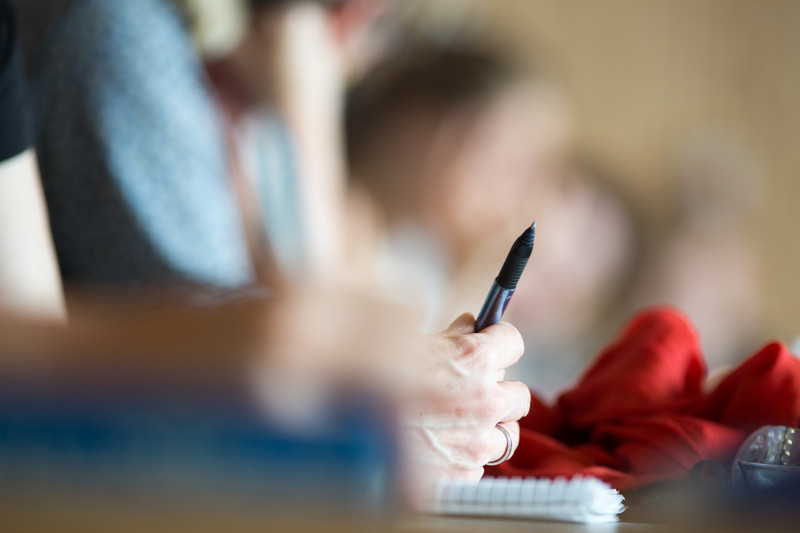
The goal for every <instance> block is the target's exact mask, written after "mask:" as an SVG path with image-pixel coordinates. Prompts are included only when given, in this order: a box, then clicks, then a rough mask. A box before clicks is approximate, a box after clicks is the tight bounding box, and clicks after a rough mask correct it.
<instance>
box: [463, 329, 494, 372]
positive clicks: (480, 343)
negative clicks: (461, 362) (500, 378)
mask: <svg viewBox="0 0 800 533" xmlns="http://www.w3.org/2000/svg"><path fill="white" fill-rule="evenodd" d="M456 343H457V349H458V351H459V353H460V354H461V356H462V357H464V358H465V359H467V360H469V361H470V366H471V367H473V368H474V369H475V370H477V371H480V372H487V371H489V370H490V369H491V368H492V361H493V360H494V358H493V356H492V355H493V354H492V350H491V347H490V346H489V344H488V343H487V342H486V341H485V340H484V339H483V338H481V337H479V336H478V335H462V336H461V337H459V338H458V339H457V340H456Z"/></svg>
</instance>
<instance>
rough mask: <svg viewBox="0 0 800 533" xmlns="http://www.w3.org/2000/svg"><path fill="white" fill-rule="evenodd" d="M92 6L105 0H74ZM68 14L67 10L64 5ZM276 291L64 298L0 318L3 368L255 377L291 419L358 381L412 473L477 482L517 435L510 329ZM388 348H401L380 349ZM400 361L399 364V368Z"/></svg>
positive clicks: (99, 379) (517, 393) (169, 380)
mask: <svg viewBox="0 0 800 533" xmlns="http://www.w3.org/2000/svg"><path fill="white" fill-rule="evenodd" d="M97 5H106V6H107V5H108V4H103V3H100V4H97V3H86V4H84V6H97ZM115 5H121V4H115ZM137 5H143V4H137ZM86 9H88V7H87V8H86ZM80 13H82V11H81V10H80V9H78V8H76V9H75V11H71V12H70V15H71V16H78V15H79V14H80ZM116 29H119V28H116ZM101 51H102V50H101ZM84 81H85V80H84ZM116 81H117V82H119V81H120V80H116ZM101 85H102V84H101ZM179 118H180V117H179ZM84 134H87V133H86V132H84ZM87 135H88V134H87ZM99 140H100V141H101V142H106V141H108V139H106V138H101V139H99ZM117 141H118V140H115V142H117ZM162 157H166V156H162ZM43 159H46V156H43ZM128 162H129V163H132V161H128ZM87 165H88V164H87ZM68 168H69V169H72V167H68ZM86 168H87V169H88V170H87V172H92V170H91V166H90V165H88V166H87V167H86ZM186 178H187V179H191V178H192V176H191V175H189V176H186ZM90 192H91V191H90ZM124 244H127V243H124ZM274 290H275V293H276V295H275V296H274V297H272V298H268V299H263V298H261V299H259V298H255V299H254V298H250V299H248V300H247V301H246V303H245V304H240V303H236V302H234V303H232V304H229V305H212V306H209V307H206V308H204V307H202V306H198V305H188V306H187V305H186V304H185V303H180V302H179V303H178V304H175V303H174V302H170V300H169V296H167V297H165V301H157V300H156V301H154V300H152V299H149V298H146V299H144V300H134V301H133V302H132V303H131V302H128V305H124V306H122V307H123V309H115V310H113V311H111V310H109V309H108V308H107V305H108V296H107V295H106V296H102V295H101V296H100V297H99V298H98V300H97V301H98V302H99V307H96V305H98V304H95V306H92V305H89V306H87V307H81V306H79V307H78V308H77V309H75V310H74V312H73V313H71V325H70V326H69V327H68V328H67V327H64V326H53V325H49V324H43V323H41V322H38V321H35V320H29V319H26V318H23V317H19V316H15V315H9V316H4V317H2V320H0V353H2V354H3V356H4V357H2V361H0V363H2V366H3V373H2V377H3V379H4V380H5V381H6V382H7V383H8V384H14V383H22V384H23V387H25V388H26V389H27V388H29V384H31V383H34V384H40V385H44V386H46V385H47V384H48V383H54V382H59V381H61V380H67V381H72V382H76V383H78V384H82V385H81V386H85V387H100V388H101V389H103V388H106V387H110V388H111V389H112V390H113V389H115V388H116V387H117V386H123V385H125V384H127V385H126V386H128V387H131V386H132V390H134V391H135V390H139V389H141V388H142V387H143V386H159V385H161V386H166V387H167V388H168V389H170V388H173V387H177V390H183V389H189V390H195V389H199V390H206V391H217V392H219V391H220V390H222V391H226V390H227V391H231V390H233V391H235V390H239V389H241V388H242V387H243V386H246V385H247V383H251V384H252V382H255V385H253V386H254V387H255V389H256V390H255V392H254V394H256V395H259V396H261V395H263V397H264V398H265V399H266V401H267V402H268V403H270V404H271V405H273V406H276V408H277V410H278V411H279V412H283V413H284V414H287V411H288V415H289V416H291V415H292V413H293V412H294V411H292V409H290V407H293V406H295V405H296V401H295V400H297V399H298V398H297V395H298V393H300V394H299V395H300V397H302V393H303V392H305V391H311V392H312V395H313V391H314V390H317V388H316V387H314V386H309V385H313V384H317V385H319V386H325V384H337V383H342V382H345V383H350V382H357V383H360V384H363V385H364V386H367V387H368V388H374V389H375V390H379V391H381V392H382V393H383V394H389V393H390V391H395V392H393V393H392V394H390V396H391V397H393V398H395V399H396V400H397V401H398V403H399V406H400V410H401V417H400V421H401V430H402V435H403V438H402V439H401V443H402V444H404V445H405V446H404V448H405V449H406V450H407V451H408V457H409V462H410V463H411V465H412V467H417V468H416V470H417V472H418V473H419V479H424V480H429V481H433V480H435V479H438V478H440V477H464V478H468V479H477V478H479V477H480V475H481V473H482V467H483V465H484V464H485V463H487V462H489V461H491V460H492V459H493V458H498V457H501V456H503V455H504V454H505V453H506V451H512V450H507V441H506V438H505V437H504V434H503V433H501V432H500V431H498V430H497V429H496V427H495V426H496V425H497V424H502V425H503V426H504V427H506V428H507V430H508V431H509V432H510V434H511V435H512V438H514V439H515V440H514V442H518V439H516V436H517V435H518V433H519V428H518V424H517V422H516V420H518V419H519V418H521V417H522V416H524V415H525V414H526V413H527V410H528V404H529V401H530V396H529V393H528V390H527V388H526V387H525V386H524V385H522V384H521V383H515V382H510V381H505V380H504V379H503V375H504V370H505V368H507V367H508V366H509V365H511V364H513V363H514V362H515V361H516V360H517V359H518V358H519V357H520V356H521V354H522V342H521V339H520V337H519V333H518V332H517V331H516V330H515V329H514V328H513V327H512V326H510V325H508V324H498V325H496V326H493V327H491V328H487V329H486V330H485V331H483V332H481V333H473V329H474V319H472V318H471V317H470V316H469V315H462V316H461V317H460V318H459V319H457V320H456V321H455V322H454V323H453V324H452V325H451V326H450V328H448V329H447V330H445V331H444V332H442V333H440V334H436V335H429V336H424V337H420V336H414V335H413V334H412V333H411V331H412V329H411V328H406V327H404V326H403V320H402V319H398V315H397V314H396V313H392V312H390V310H388V309H386V306H385V304H380V303H376V302H374V299H373V300H369V299H367V300H365V299H364V298H363V297H359V296H358V295H354V294H352V293H351V292H341V291H336V290H331V289H325V288H322V287H318V286H313V285H311V284H309V286H308V287H306V289H305V290H304V291H298V290H293V289H287V288H285V287H283V286H276V287H275V288H274ZM145 295H146V293H145ZM140 297H142V295H140ZM165 302H166V303H165ZM370 302H372V303H370ZM365 331H366V332H369V333H371V335H365ZM408 338H412V340H411V341H406V339H408ZM398 339H400V340H398ZM373 341H374V342H373ZM396 350H397V351H399V352H402V357H401V356H396V357H392V353H395V351H396ZM409 353H412V354H414V355H415V357H409ZM222 354H227V356H226V357H222V356H221V355H222ZM376 354H380V357H376ZM243 357H244V358H243ZM399 361H405V362H406V363H404V364H407V363H410V371H409V372H408V373H407V375H408V376H409V377H408V378H407V379H402V378H403V375H404V370H403V369H404V368H406V366H404V364H400V363H399ZM287 383H288V384H290V386H288V387H287V386H286V384H287ZM243 384H244V385H243ZM279 384H280V385H279ZM245 388H247V387H245ZM6 390H8V388H7V389H6ZM34 390H35V389H34ZM289 393H291V394H289Z"/></svg>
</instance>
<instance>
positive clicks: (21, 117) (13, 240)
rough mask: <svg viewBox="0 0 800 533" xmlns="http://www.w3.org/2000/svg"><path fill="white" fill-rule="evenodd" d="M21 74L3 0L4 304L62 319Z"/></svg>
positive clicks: (0, 267) (0, 217) (0, 281)
mask: <svg viewBox="0 0 800 533" xmlns="http://www.w3.org/2000/svg"><path fill="white" fill-rule="evenodd" d="M20 73H21V66H20V58H19V47H18V46H17V44H16V27H15V24H14V20H13V15H12V13H11V11H10V9H9V7H8V6H7V5H6V3H5V2H0V124H2V128H0V308H3V309H6V310H7V311H14V312H17V313H25V314H31V315H34V316H43V317H49V318H60V317H63V314H64V302H63V296H62V291H61V280H60V278H59V275H58V267H57V265H56V259H55V253H54V251H53V243H52V239H51V237H50V232H49V228H48V219H47V211H46V209H45V206H44V201H43V195H42V190H41V183H40V181H39V175H38V172H37V168H36V156H35V154H34V151H33V150H32V149H31V144H32V132H31V127H30V124H29V120H30V117H29V116H28V113H27V111H28V110H27V107H26V105H25V99H26V93H25V91H24V88H23V86H22V81H21V79H20Z"/></svg>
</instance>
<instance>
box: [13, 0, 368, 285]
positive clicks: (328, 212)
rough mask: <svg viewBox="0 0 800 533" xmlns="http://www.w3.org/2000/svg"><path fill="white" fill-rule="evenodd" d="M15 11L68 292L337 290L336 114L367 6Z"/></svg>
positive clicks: (101, 5)
mask: <svg viewBox="0 0 800 533" xmlns="http://www.w3.org/2000/svg"><path fill="white" fill-rule="evenodd" d="M209 6H211V7H209ZM18 8H19V11H20V14H21V20H22V22H23V24H22V30H23V31H22V33H23V37H24V39H23V45H24V46H23V49H24V51H25V55H26V66H27V70H28V74H29V78H30V82H31V89H32V92H33V94H34V102H35V104H36V105H35V110H36V117H37V128H36V131H37V145H38V147H39V157H40V163H41V172H42V177H43V182H44V189H45V194H46V196H47V198H48V202H49V210H50V216H51V219H52V227H53V233H54V239H55V246H56V251H57V253H58V256H59V260H60V266H61V270H62V274H63V277H64V280H65V283H66V284H67V286H68V287H70V286H73V285H75V284H81V285H97V284H103V285H106V286H111V287H119V286H125V285H127V286H131V285H133V286H152V285H154V284H157V285H162V286H163V285H177V286H181V285H188V286H190V287H194V288H197V287H198V286H206V287H218V288H220V287H221V288H231V287H234V288H236V287H243V286H247V285H250V284H252V283H253V282H254V281H255V280H256V279H260V280H261V281H262V282H264V283H266V284H270V283H273V282H274V280H275V279H276V278H280V277H283V278H288V279H291V280H297V279H302V278H303V277H304V276H307V275H308V276H316V277H335V273H336V272H337V270H338V269H337V265H338V262H339V261H338V259H337V255H338V254H339V252H340V249H341V248H342V240H343V239H344V237H343V231H344V230H343V228H342V222H341V216H342V215H341V211H342V209H343V208H342V202H343V199H342V195H343V192H342V188H343V170H342V163H341V146H340V145H341V141H340V137H341V118H340V107H341V103H340V101H341V98H342V93H343V91H344V85H345V83H346V81H347V76H348V73H349V72H352V71H356V70H358V69H359V68H361V67H360V66H359V65H360V62H361V59H360V58H361V50H362V49H365V50H367V51H369V50H372V48H373V47H372V46H371V45H368V44H362V43H363V42H365V41H369V39H367V38H366V37H364V35H365V34H366V33H367V30H368V28H369V26H370V24H371V21H372V20H373V19H374V17H375V16H376V13H377V12H378V10H379V2H376V1H374V0H346V1H339V2H323V1H316V2H314V1H309V2H294V1H289V0H283V1H282V0H275V1H269V0H252V1H246V2H245V1H241V2H227V1H214V0H212V1H210V2H202V1H188V0H187V1H176V2H173V1H171V0H143V1H137V2H132V1H125V2H115V1H107V0H43V1H41V2H34V3H31V2H19V3H18ZM226 20H227V21H228V22H227V23H226V22H225V21H226ZM237 21H238V22H237ZM208 26H211V27H210V28H208ZM226 27H227V28H228V29H225V28H226ZM220 28H221V29H220ZM193 29H194V30H195V34H197V41H195V40H193V38H192V35H191V32H192V30H193ZM215 32H216V33H215ZM219 32H221V33H222V34H223V37H219V36H218V35H217V33H219ZM208 34H211V35H212V37H209V36H208ZM198 50H200V51H201V52H202V53H203V55H200V54H199V53H198ZM363 55H364V56H366V55H368V54H367V53H366V52H365V53H364V54H363ZM364 61H366V60H364Z"/></svg>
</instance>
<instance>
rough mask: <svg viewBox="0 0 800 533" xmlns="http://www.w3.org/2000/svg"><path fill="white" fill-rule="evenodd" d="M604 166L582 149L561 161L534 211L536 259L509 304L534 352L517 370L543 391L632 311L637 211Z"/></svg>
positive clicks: (638, 252)
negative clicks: (551, 190) (544, 202)
mask: <svg viewBox="0 0 800 533" xmlns="http://www.w3.org/2000/svg"><path fill="white" fill-rule="evenodd" d="M607 168H608V167H607V166H604V165H603V164H602V163H601V162H600V161H599V160H598V159H597V158H594V157H591V156H589V155H586V154H584V155H573V156H570V157H569V158H568V159H567V160H566V162H565V165H564V168H563V169H562V171H561V173H560V175H559V178H558V184H557V186H556V190H555V193H554V194H553V196H552V197H551V198H550V201H549V202H548V204H547V205H545V206H543V208H542V209H541V213H540V214H539V215H537V217H538V218H539V220H540V221H541V222H540V224H541V225H542V231H540V232H539V233H540V235H539V236H538V237H537V241H538V242H537V243H536V246H537V250H536V254H537V255H536V260H535V261H532V262H531V265H530V267H529V272H528V274H527V275H526V276H524V277H523V279H522V280H520V287H519V290H518V294H516V295H515V300H516V302H515V303H512V305H510V306H509V313H508V316H509V319H510V320H512V321H514V322H515V323H517V324H519V327H520V329H521V330H522V331H523V332H524V334H525V341H526V345H527V346H528V347H529V348H528V350H529V351H530V353H531V355H532V357H529V358H526V359H525V361H524V364H523V365H522V366H521V367H519V368H515V369H514V372H515V374H514V375H515V376H516V377H518V378H519V379H523V380H524V381H526V382H527V383H529V385H531V386H532V388H535V389H536V390H537V392H540V393H541V394H542V395H543V396H544V397H554V396H555V395H556V394H557V393H559V392H561V391H562V390H563V389H564V388H565V387H566V386H568V385H570V384H572V382H573V381H575V379H576V378H577V376H578V375H579V373H580V371H581V370H582V369H583V367H584V366H585V365H586V364H587V363H588V361H589V358H590V356H591V355H592V354H593V353H594V351H595V350H596V348H597V346H602V345H604V344H605V343H606V342H608V339H610V338H612V336H613V333H614V332H615V331H616V330H617V328H618V327H619V324H620V323H622V322H623V321H624V320H625V319H627V318H628V316H630V315H631V314H632V313H633V312H634V311H635V309H634V308H632V307H631V305H632V303H631V299H632V298H633V295H634V291H635V289H634V287H635V286H636V284H637V282H638V278H639V276H640V275H641V270H642V267H643V261H644V256H645V249H644V243H643V225H642V218H641V216H640V214H639V212H638V210H637V208H636V205H635V203H634V202H633V201H632V200H630V199H629V198H628V197H627V195H626V194H625V193H624V191H623V190H622V189H621V188H620V187H619V186H618V185H616V184H615V183H614V181H612V179H611V178H610V176H611V174H610V173H609V171H608V170H607Z"/></svg>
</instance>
